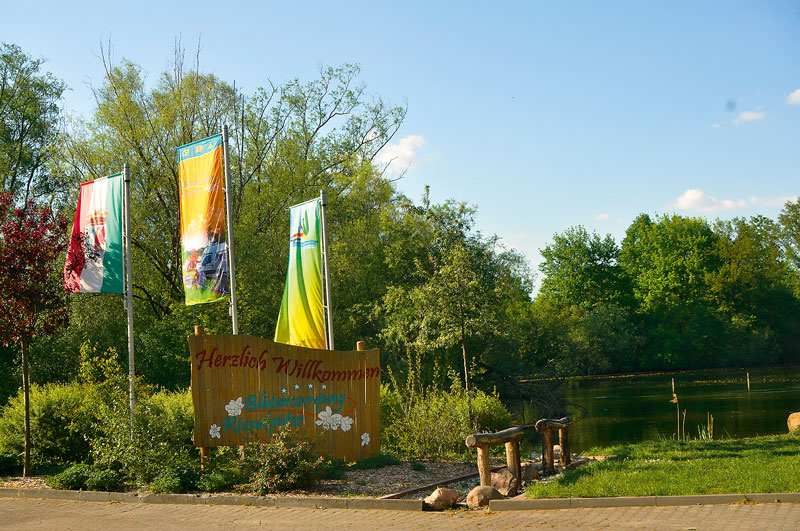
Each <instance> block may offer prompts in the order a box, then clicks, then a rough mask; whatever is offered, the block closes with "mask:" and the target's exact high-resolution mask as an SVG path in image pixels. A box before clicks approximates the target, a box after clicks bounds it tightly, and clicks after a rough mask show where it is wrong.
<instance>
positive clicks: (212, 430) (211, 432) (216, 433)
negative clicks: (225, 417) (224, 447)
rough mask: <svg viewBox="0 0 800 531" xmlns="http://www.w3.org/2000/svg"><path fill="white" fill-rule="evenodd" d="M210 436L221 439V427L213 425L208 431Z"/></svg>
mask: <svg viewBox="0 0 800 531" xmlns="http://www.w3.org/2000/svg"><path fill="white" fill-rule="evenodd" d="M208 434H209V435H211V438H212V439H214V438H217V439H221V438H222V436H221V435H220V434H219V426H217V425H216V424H212V425H211V428H210V429H209V430H208Z"/></svg>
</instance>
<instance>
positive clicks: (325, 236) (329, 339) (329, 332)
mask: <svg viewBox="0 0 800 531" xmlns="http://www.w3.org/2000/svg"><path fill="white" fill-rule="evenodd" d="M319 198H320V217H321V218H322V258H323V260H322V261H323V264H324V267H325V304H324V306H325V308H327V310H328V311H327V322H326V326H325V328H326V329H327V330H326V332H327V334H326V336H325V343H326V345H327V347H328V350H333V313H332V307H331V270H330V266H329V265H328V225H327V222H326V220H325V211H326V209H327V206H328V202H327V196H326V195H325V190H320V192H319Z"/></svg>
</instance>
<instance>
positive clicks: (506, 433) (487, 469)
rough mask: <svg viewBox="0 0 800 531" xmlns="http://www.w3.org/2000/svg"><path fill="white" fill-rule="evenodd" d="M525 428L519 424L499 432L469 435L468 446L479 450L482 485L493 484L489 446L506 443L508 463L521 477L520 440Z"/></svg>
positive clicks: (515, 473)
mask: <svg viewBox="0 0 800 531" xmlns="http://www.w3.org/2000/svg"><path fill="white" fill-rule="evenodd" d="M523 433H524V428H522V427H520V426H517V427H514V428H508V429H506V430H502V431H498V432H497V433H475V434H473V435H470V436H468V437H467V440H466V441H465V444H466V445H467V447H468V448H476V449H477V450H478V473H479V474H480V476H481V486H482V487H490V486H491V485H492V467H491V465H490V463H489V447H490V446H499V445H501V444H505V447H506V463H507V464H508V469H509V470H510V471H511V472H513V473H514V475H515V476H516V477H517V478H519V477H520V462H519V440H520V439H521V438H522V435H523Z"/></svg>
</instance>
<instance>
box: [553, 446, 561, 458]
mask: <svg viewBox="0 0 800 531" xmlns="http://www.w3.org/2000/svg"><path fill="white" fill-rule="evenodd" d="M553 455H555V456H556V457H559V456H561V445H560V444H554V445H553Z"/></svg>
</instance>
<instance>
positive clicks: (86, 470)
mask: <svg viewBox="0 0 800 531" xmlns="http://www.w3.org/2000/svg"><path fill="white" fill-rule="evenodd" d="M93 472H94V470H93V468H92V467H91V466H90V465H86V464H83V463H81V464H78V465H72V466H71V467H69V468H68V469H66V470H64V471H63V472H61V473H59V474H56V475H55V476H50V477H49V478H47V479H46V480H45V482H46V483H47V485H48V486H49V487H51V488H54V489H61V490H83V489H85V488H86V481H87V480H88V479H89V477H90V476H91V475H92V473H93Z"/></svg>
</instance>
